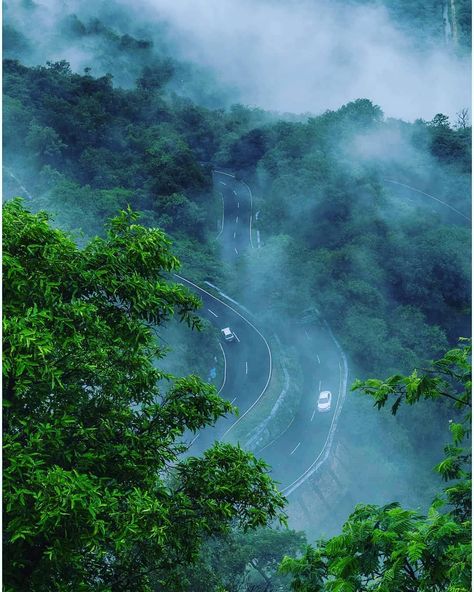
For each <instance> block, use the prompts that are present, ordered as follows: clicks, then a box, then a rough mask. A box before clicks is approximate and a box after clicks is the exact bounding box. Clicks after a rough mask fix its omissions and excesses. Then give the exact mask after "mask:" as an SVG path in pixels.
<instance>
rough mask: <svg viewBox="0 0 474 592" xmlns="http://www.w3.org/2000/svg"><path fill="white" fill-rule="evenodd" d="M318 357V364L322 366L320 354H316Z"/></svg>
mask: <svg viewBox="0 0 474 592" xmlns="http://www.w3.org/2000/svg"><path fill="white" fill-rule="evenodd" d="M316 357H317V358H318V364H321V360H320V359H319V356H318V354H316Z"/></svg>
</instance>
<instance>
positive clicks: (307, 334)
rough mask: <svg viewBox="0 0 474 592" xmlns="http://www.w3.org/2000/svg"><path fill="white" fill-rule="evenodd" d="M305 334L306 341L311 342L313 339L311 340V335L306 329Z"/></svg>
mask: <svg viewBox="0 0 474 592" xmlns="http://www.w3.org/2000/svg"><path fill="white" fill-rule="evenodd" d="M304 334H305V335H306V339H307V340H308V341H311V339H310V338H309V333H308V331H306V329H305V330H304Z"/></svg>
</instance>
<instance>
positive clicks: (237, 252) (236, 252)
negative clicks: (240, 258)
mask: <svg viewBox="0 0 474 592" xmlns="http://www.w3.org/2000/svg"><path fill="white" fill-rule="evenodd" d="M234 251H235V254H236V255H238V254H239V251H237V249H236V248H235V247H234Z"/></svg>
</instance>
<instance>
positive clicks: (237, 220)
mask: <svg viewBox="0 0 474 592" xmlns="http://www.w3.org/2000/svg"><path fill="white" fill-rule="evenodd" d="M235 223H236V224H238V223H239V217H238V216H237V217H236V219H235Z"/></svg>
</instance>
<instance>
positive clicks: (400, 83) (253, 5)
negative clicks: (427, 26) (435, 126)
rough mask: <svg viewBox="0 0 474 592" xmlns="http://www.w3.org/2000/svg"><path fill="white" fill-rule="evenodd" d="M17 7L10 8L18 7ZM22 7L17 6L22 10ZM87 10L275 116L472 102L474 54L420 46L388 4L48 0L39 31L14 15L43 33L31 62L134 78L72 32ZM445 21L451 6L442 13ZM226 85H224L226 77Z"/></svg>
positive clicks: (401, 112) (408, 115) (26, 28)
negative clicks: (360, 106)
mask: <svg viewBox="0 0 474 592" xmlns="http://www.w3.org/2000/svg"><path fill="white" fill-rule="evenodd" d="M15 4H16V3H10V4H9V5H10V6H12V7H13V6H15ZM10 13H13V10H11V11H10ZM68 14H69V15H71V14H75V15H77V16H78V17H79V18H80V19H83V20H85V21H88V20H90V19H94V18H100V19H101V20H102V21H103V22H104V23H107V24H108V25H109V26H112V27H117V28H118V29H119V30H120V32H121V33H128V34H132V35H136V36H141V37H142V38H146V39H151V40H152V41H153V44H154V47H155V49H156V48H159V50H160V51H167V52H171V53H172V55H173V56H174V57H175V58H177V59H180V60H182V61H185V62H190V63H193V64H197V65H199V66H200V67H202V68H203V69H204V70H206V71H207V72H208V74H209V76H212V79H213V80H214V83H215V80H218V81H219V83H218V86H219V87H220V88H221V90H222V91H224V90H226V91H227V93H225V99H224V95H223V96H222V97H221V99H222V100H223V101H224V100H225V102H226V103H227V104H230V103H231V102H242V103H245V104H248V105H254V106H258V107H262V108H264V109H267V110H271V111H278V112H293V113H313V114H318V113H321V112H323V111H325V110H326V109H334V108H337V107H339V106H341V105H342V104H344V103H347V102H348V101H351V100H354V99H356V98H360V97H367V98H370V99H371V100H372V101H374V102H375V103H377V104H378V105H380V106H381V108H382V109H383V111H384V112H385V114H386V115H388V116H392V117H399V118H403V119H405V120H409V121H412V120H414V119H416V118H419V117H422V118H424V119H427V120H429V119H431V118H432V117H433V116H434V115H435V114H436V113H445V114H447V115H449V116H451V117H453V116H454V115H455V113H456V112H458V111H460V110H461V109H462V108H464V107H466V106H468V105H470V103H471V98H470V58H469V57H468V56H464V57H462V56H461V55H459V52H456V51H455V47H454V46H453V45H452V43H450V41H449V39H446V41H445V44H444V46H443V44H439V43H438V44H436V45H435V44H432V43H428V42H426V43H423V42H421V43H420V38H419V37H420V32H419V31H418V30H416V29H413V30H412V31H410V30H407V29H406V28H403V29H402V28H401V27H400V25H399V24H395V23H394V22H393V21H392V20H391V17H390V15H389V13H388V11H387V10H386V8H384V7H383V6H380V5H377V4H376V5H361V4H359V5H354V4H350V3H345V2H327V1H323V0H312V1H309V0H307V1H306V2H298V3H296V2H293V3H282V2H271V1H268V0H257V1H255V0H252V1H251V0H241V1H239V2H235V1H233V0H199V1H197V2H196V1H191V0H182V1H180V2H169V1H168V0H153V1H150V0H139V1H138V2H135V3H134V4H133V8H131V7H130V5H129V4H128V3H125V2H123V1H120V0H119V2H116V3H114V4H113V5H111V4H110V3H108V2H97V3H94V6H93V7H92V6H91V5H84V3H80V2H70V1H69V2H48V3H47V4H46V5H42V4H37V9H36V11H35V19H36V18H37V19H38V20H37V24H38V25H39V26H38V27H35V28H34V29H32V28H31V27H30V23H29V21H28V19H27V18H26V16H25V14H24V13H23V11H22V9H21V7H20V8H19V7H16V6H15V8H14V15H13V14H9V12H8V11H6V20H7V22H12V24H13V26H15V27H17V28H18V30H20V31H21V32H22V33H23V35H24V36H25V37H26V38H27V39H30V40H31V46H30V48H29V59H27V62H30V63H33V62H36V63H40V62H44V61H46V60H58V59H66V60H68V61H69V62H70V63H71V65H72V68H73V69H75V70H78V71H80V70H82V69H83V68H85V67H91V66H92V67H93V73H94V74H95V75H100V74H104V73H105V71H111V72H112V73H113V74H114V76H115V78H116V81H117V82H118V83H119V84H125V85H127V84H132V83H133V77H132V79H130V76H128V77H127V75H126V74H125V73H122V72H121V67H120V66H121V65H122V66H123V64H120V60H119V58H117V56H116V55H115V56H114V61H115V60H119V61H115V63H114V61H113V60H110V59H109V60H107V59H106V58H107V51H106V50H105V49H104V47H103V44H102V45H101V44H100V43H99V42H98V41H97V39H94V38H88V39H85V40H84V39H82V40H80V42H79V41H77V40H73V39H71V36H70V35H69V36H68V35H67V33H65V32H64V31H63V32H62V33H61V28H60V27H58V26H57V25H58V22H60V21H64V19H65V17H66V16H67V15H68ZM439 19H440V26H441V25H442V13H441V11H440V15H439ZM215 84H217V83H215Z"/></svg>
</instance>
